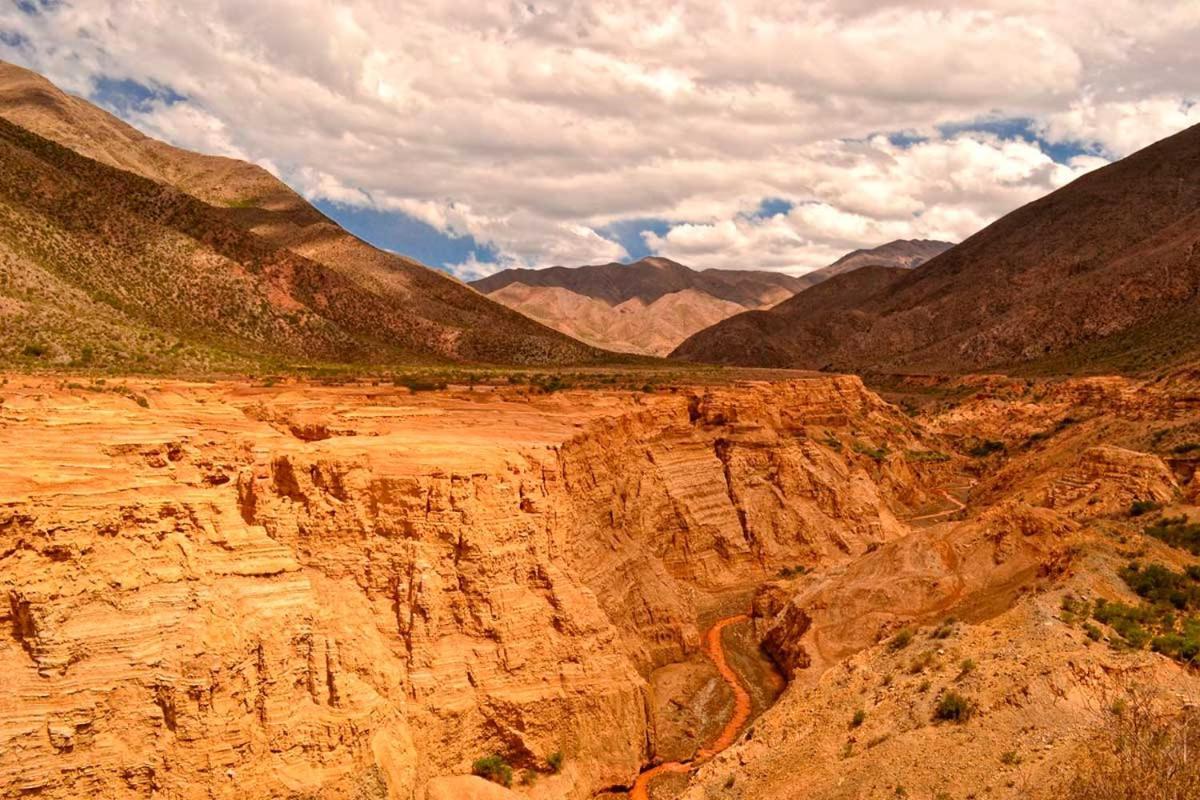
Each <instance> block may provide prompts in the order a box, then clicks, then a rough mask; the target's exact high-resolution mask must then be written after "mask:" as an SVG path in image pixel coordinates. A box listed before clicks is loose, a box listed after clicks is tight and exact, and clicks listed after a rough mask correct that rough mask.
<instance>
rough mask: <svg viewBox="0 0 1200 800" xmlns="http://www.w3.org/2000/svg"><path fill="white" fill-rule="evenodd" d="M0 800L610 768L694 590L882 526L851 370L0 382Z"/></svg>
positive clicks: (667, 656)
mask: <svg viewBox="0 0 1200 800" xmlns="http://www.w3.org/2000/svg"><path fill="white" fill-rule="evenodd" d="M0 397H3V399H4V402H3V404H2V405H0V594H2V595H3V603H0V631H2V634H0V670H2V671H3V674H4V675H5V676H6V686H5V690H4V692H3V693H0V787H3V793H4V794H5V795H12V794H22V793H28V794H36V795H37V796H39V797H47V798H60V797H61V798H67V797H80V796H90V797H102V798H125V797H150V796H154V797H172V798H175V797H178V798H192V797H195V798H200V797H206V798H207V797H234V796H240V797H246V796H250V797H256V798H258V797H297V798H298V797H344V796H356V794H357V795H359V796H371V795H372V793H374V794H375V795H378V796H382V795H383V794H384V793H390V796H391V797H394V798H420V797H423V796H424V791H425V786H426V784H427V783H428V781H429V780H430V779H431V778H433V777H435V776H439V775H452V774H461V773H464V772H468V771H469V770H470V765H471V762H472V761H473V760H474V759H475V758H478V757H480V756H483V755H487V754H490V753H493V752H498V753H503V754H504V755H505V756H506V757H508V758H509V760H510V761H512V763H513V764H514V766H516V767H518V768H529V769H541V770H544V769H545V763H546V758H547V756H549V755H550V754H551V753H554V752H562V753H564V754H565V756H566V761H565V764H566V766H565V768H564V770H563V773H562V774H561V775H553V776H549V775H546V776H543V780H541V781H539V784H538V787H537V789H536V790H535V795H536V796H543V797H583V796H587V795H588V794H589V793H590V792H592V791H594V790H595V789H596V788H599V787H604V786H610V785H620V784H624V783H627V782H628V781H629V780H630V779H631V778H632V777H633V776H634V775H635V774H636V773H637V771H638V769H639V767H640V765H641V764H642V762H643V760H644V759H645V757H646V754H647V752H648V751H649V748H650V746H651V744H652V742H653V737H654V730H653V723H652V721H650V720H649V719H648V715H647V707H648V697H647V692H648V689H647V683H646V676H647V675H648V674H649V671H650V670H651V669H652V668H654V667H655V666H658V665H661V664H663V663H667V662H669V661H671V660H674V659H677V658H679V657H682V656H683V655H685V654H687V653H690V652H693V651H694V650H695V648H696V646H697V644H698V630H697V616H698V613H699V609H700V608H701V607H702V606H703V605H704V603H705V602H706V598H710V597H712V596H715V595H719V594H720V593H722V592H725V591H729V590H733V589H738V588H740V587H748V586H751V585H753V584H755V583H758V582H761V581H762V580H763V579H764V578H765V577H767V576H770V575H773V574H774V573H775V572H776V571H778V570H779V569H780V568H781V567H782V566H786V565H795V564H804V563H812V562H813V561H814V560H817V559H822V560H825V561H837V560H838V559H846V558H849V557H850V556H851V555H858V554H861V553H862V552H864V551H865V550H867V549H868V548H869V547H874V546H877V545H878V544H879V543H880V542H884V541H888V540H891V539H894V538H897V537H899V536H901V535H902V534H903V533H904V532H905V531H906V530H907V529H906V528H905V526H904V525H903V524H902V523H901V522H899V521H898V518H897V515H898V514H903V513H906V512H907V510H908V509H909V507H910V506H911V507H915V506H916V505H917V504H919V503H921V502H923V501H924V500H925V499H926V490H925V489H924V488H923V487H924V483H925V482H926V477H927V476H926V475H925V472H923V471H924V470H928V469H929V468H930V467H929V466H928V465H923V464H915V463H914V464H910V463H909V462H908V461H907V460H906V459H905V458H903V457H902V456H900V457H891V458H887V459H881V458H879V452H880V450H881V449H888V448H890V450H891V451H893V452H897V453H903V452H905V451H908V450H914V449H922V448H925V447H927V446H929V445H927V444H923V443H922V441H923V438H924V437H926V434H924V433H923V432H922V431H921V430H919V429H918V428H917V427H916V426H915V425H914V423H912V422H911V421H910V420H909V419H908V418H907V417H905V416H903V415H901V414H899V413H897V412H896V410H895V409H893V408H892V407H891V406H888V405H886V404H885V403H883V402H882V401H880V400H879V399H878V398H877V397H876V396H874V395H873V394H871V393H870V392H868V391H867V390H865V389H864V388H863V386H862V384H861V383H860V382H859V381H858V380H857V379H855V378H842V377H820V378H813V379H807V380H798V381H795V382H792V383H787V384H778V385H767V384H746V385H739V386H736V387H725V388H713V389H703V388H701V389H683V390H679V391H675V392H672V393H666V392H663V393H660V394H654V395H642V394H631V393H618V392H608V393H602V392H576V393H566V394H558V395H553V396H528V395H525V394H523V393H522V392H521V391H519V390H515V389H514V390H505V391H504V392H498V391H476V392H470V391H465V390H464V391H451V392H448V393H445V394H439V395H421V396H416V395H409V394H408V393H407V392H405V391H403V390H395V389H392V388H390V387H387V388H379V387H365V386H358V387H340V388H332V387H331V388H312V387H297V386H292V387H275V388H269V387H257V388H255V387H248V386H244V385H234V384H218V385H192V384H183V383H158V384H148V383H147V384H124V383H122V384H119V385H118V384H114V385H108V384H103V383H94V384H90V385H86V386H84V385H68V384H60V383H53V382H50V381H48V380H39V379H34V378H16V377H14V378H12V379H11V380H10V381H9V382H8V384H7V385H6V386H4V387H3V388H2V390H0Z"/></svg>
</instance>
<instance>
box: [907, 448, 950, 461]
mask: <svg viewBox="0 0 1200 800" xmlns="http://www.w3.org/2000/svg"><path fill="white" fill-rule="evenodd" d="M904 455H905V456H907V457H908V460H909V461H932V462H934V463H940V462H943V461H949V460H950V456H948V455H946V454H945V453H940V452H938V451H937V450H906V451H904Z"/></svg>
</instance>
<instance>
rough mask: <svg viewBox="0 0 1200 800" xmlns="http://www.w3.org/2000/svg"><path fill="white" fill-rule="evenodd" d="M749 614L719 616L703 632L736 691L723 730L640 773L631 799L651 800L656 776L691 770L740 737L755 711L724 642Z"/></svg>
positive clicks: (709, 651)
mask: <svg viewBox="0 0 1200 800" xmlns="http://www.w3.org/2000/svg"><path fill="white" fill-rule="evenodd" d="M749 621H750V617H749V616H748V615H746V614H735V615H733V616H730V617H724V618H722V619H719V620H717V621H716V622H715V623H714V624H713V625H712V627H711V628H709V629H708V632H707V633H705V635H704V654H705V655H706V656H708V658H709V660H710V661H712V663H713V666H715V667H716V668H717V672H718V673H719V674H720V676H721V679H722V680H724V681H725V683H726V684H728V686H729V688H730V689H731V690H732V691H733V698H734V706H733V714H732V715H731V716H730V718H729V721H728V722H726V723H725V726H724V727H723V728H722V729H721V731H720V733H718V734H717V736H716V737H715V738H714V739H713V740H712V741H710V742H709V743H708V744H707V745H706V746H704V747H702V748H701V749H700V750H699V751H697V753H696V755H695V756H694V757H693V758H691V759H688V760H685V761H667V762H664V763H662V764H658V765H656V766H654V767H651V768H650V769H648V770H646V771H645V772H643V773H642V774H640V775H638V777H637V780H636V781H634V784H633V787H632V789H630V792H629V800H650V785H651V783H652V782H653V781H654V780H655V779H656V778H659V777H661V776H663V775H666V774H672V773H688V772H691V771H692V770H694V769H696V768H697V767H699V766H700V765H701V764H703V763H704V762H705V761H708V760H709V759H711V758H712V757H713V756H715V755H716V754H717V753H720V752H721V751H722V750H724V749H725V748H727V747H729V746H730V745H732V744H733V743H734V741H736V740H737V737H738V735H739V734H741V732H742V729H743V728H744V727H745V725H746V723H747V722H748V721H749V719H750V715H751V713H752V711H753V703H752V702H751V697H750V691H749V690H748V688H747V687H746V685H745V684H744V683H743V680H742V677H741V676H740V675H738V673H737V672H736V671H735V670H734V669H733V667H731V666H730V665H729V661H728V659H727V658H726V653H725V644H724V641H723V640H722V634H723V633H724V631H725V629H726V628H728V627H730V626H732V625H737V624H739V623H742V622H749Z"/></svg>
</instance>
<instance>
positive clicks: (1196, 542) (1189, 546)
mask: <svg viewBox="0 0 1200 800" xmlns="http://www.w3.org/2000/svg"><path fill="white" fill-rule="evenodd" d="M1146 533H1147V534H1149V535H1150V536H1153V537H1154V538H1155V539H1158V540H1160V541H1162V542H1165V543H1166V544H1168V545H1170V546H1171V547H1175V548H1177V549H1179V550H1187V551H1188V552H1189V553H1191V554H1192V555H1194V556H1200V523H1195V522H1188V519H1187V517H1185V516H1179V517H1163V518H1162V519H1160V520H1158V521H1157V522H1155V523H1154V524H1153V525H1151V526H1150V527H1148V528H1146Z"/></svg>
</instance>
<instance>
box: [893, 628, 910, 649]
mask: <svg viewBox="0 0 1200 800" xmlns="http://www.w3.org/2000/svg"><path fill="white" fill-rule="evenodd" d="M912 640H913V632H912V631H911V630H910V629H908V628H901V629H900V630H899V631H898V632H897V633H896V635H895V636H893V637H892V640H891V641H890V642H888V649H889V650H891V651H893V652H895V651H897V650H903V649H904V648H906V647H908V646H909V645H910V644H912Z"/></svg>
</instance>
